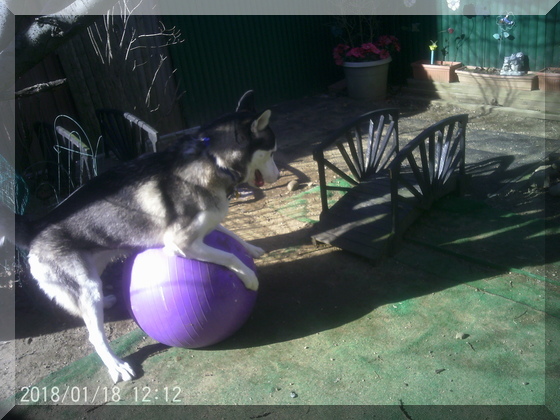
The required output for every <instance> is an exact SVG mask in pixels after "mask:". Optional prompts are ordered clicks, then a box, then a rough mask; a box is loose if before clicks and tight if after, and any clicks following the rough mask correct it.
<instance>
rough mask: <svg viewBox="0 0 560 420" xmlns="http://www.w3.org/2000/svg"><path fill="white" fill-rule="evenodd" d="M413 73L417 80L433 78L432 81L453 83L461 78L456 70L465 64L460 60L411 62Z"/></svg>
mask: <svg viewBox="0 0 560 420" xmlns="http://www.w3.org/2000/svg"><path fill="white" fill-rule="evenodd" d="M411 66H412V74H413V77H414V78H415V79H416V80H431V81H432V82H444V83H453V82H458V81H459V78H458V77H457V74H456V73H455V71H456V70H457V69H459V68H461V67H462V66H463V63H461V62H460V61H436V63H435V64H430V62H429V61H427V60H420V61H416V62H414V63H412V64H411Z"/></svg>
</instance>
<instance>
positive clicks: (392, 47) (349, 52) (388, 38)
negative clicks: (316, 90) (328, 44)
mask: <svg viewBox="0 0 560 420" xmlns="http://www.w3.org/2000/svg"><path fill="white" fill-rule="evenodd" d="M400 50H401V46H400V44H399V40H398V39H397V38H396V37H394V36H392V35H384V36H380V37H379V38H378V39H377V41H376V42H375V43H373V42H366V43H364V44H362V45H360V46H359V47H353V48H351V47H349V46H348V45H345V44H338V45H337V46H336V47H335V48H334V49H333V58H334V61H335V63H336V64H337V65H339V66H341V65H343V64H344V62H345V61H354V62H356V61H376V60H383V59H386V58H390V57H391V52H393V51H397V52H398V51H400Z"/></svg>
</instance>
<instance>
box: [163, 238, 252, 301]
mask: <svg viewBox="0 0 560 420" xmlns="http://www.w3.org/2000/svg"><path fill="white" fill-rule="evenodd" d="M203 239H204V237H203V236H200V237H195V238H194V239H193V238H192V235H189V234H187V232H186V231H183V232H175V233H174V234H171V235H170V234H168V235H166V237H165V240H164V242H165V248H166V249H167V250H168V251H170V252H172V253H174V254H176V255H179V256H182V257H184V258H190V259H193V260H199V261H204V262H209V263H213V264H218V265H222V266H224V267H227V268H229V269H230V270H232V271H233V272H235V273H236V274H237V276H238V277H239V278H240V279H241V281H242V282H243V284H244V285H245V287H246V288H247V289H249V290H257V289H258V288H259V281H258V279H257V276H256V275H255V272H254V271H253V270H251V269H250V268H249V267H247V265H245V264H244V263H243V262H242V261H241V260H240V259H239V258H238V257H237V256H236V255H234V254H232V253H230V252H226V251H222V250H221V249H216V248H213V247H211V246H209V245H207V244H205V243H204V241H203Z"/></svg>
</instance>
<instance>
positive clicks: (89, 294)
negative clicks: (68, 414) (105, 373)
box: [29, 253, 135, 383]
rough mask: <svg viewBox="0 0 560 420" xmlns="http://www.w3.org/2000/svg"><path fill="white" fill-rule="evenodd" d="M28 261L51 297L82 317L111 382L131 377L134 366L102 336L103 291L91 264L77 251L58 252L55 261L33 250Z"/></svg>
mask: <svg viewBox="0 0 560 420" xmlns="http://www.w3.org/2000/svg"><path fill="white" fill-rule="evenodd" d="M53 260H54V258H53ZM29 265H30V268H31V273H32V274H33V277H35V279H36V280H37V282H38V283H39V286H40V287H41V288H42V289H43V291H44V292H45V293H46V294H47V295H48V296H49V297H50V298H52V299H54V300H55V301H56V302H57V303H58V304H59V305H60V306H62V307H63V308H64V309H66V310H67V311H68V312H70V313H72V314H73V315H76V316H81V317H82V318H83V320H84V322H85V324H86V327H87V329H88V333H89V341H90V342H91V343H92V344H93V346H94V348H95V351H96V352H97V354H98V355H99V357H101V360H102V361H103V363H104V364H105V366H106V367H107V368H108V370H109V375H110V376H111V379H112V380H113V382H115V383H116V382H118V381H120V380H123V381H127V380H130V379H132V378H133V377H134V376H135V374H134V371H133V369H132V368H131V367H130V366H129V365H128V363H126V362H123V361H122V360H120V359H119V358H118V357H117V356H116V355H115V353H114V352H113V351H112V350H111V348H110V347H109V342H108V340H107V337H106V336H105V332H104V328H103V305H104V299H103V291H102V288H101V279H100V278H99V275H98V273H97V270H96V269H95V267H94V264H92V263H90V262H89V261H88V259H87V257H84V256H83V255H80V254H78V253H76V254H72V255H65V256H64V257H62V258H61V256H60V255H58V257H57V258H56V261H49V260H48V259H45V258H40V257H38V256H36V255H34V254H33V253H32V254H30V257H29Z"/></svg>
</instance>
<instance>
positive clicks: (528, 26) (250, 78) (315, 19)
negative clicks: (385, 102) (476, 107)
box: [162, 4, 560, 126]
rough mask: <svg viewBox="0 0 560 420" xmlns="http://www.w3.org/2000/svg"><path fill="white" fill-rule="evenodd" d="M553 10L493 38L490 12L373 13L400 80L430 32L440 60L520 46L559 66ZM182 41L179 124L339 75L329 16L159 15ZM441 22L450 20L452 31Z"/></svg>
mask: <svg viewBox="0 0 560 420" xmlns="http://www.w3.org/2000/svg"><path fill="white" fill-rule="evenodd" d="M559 19H560V12H559V5H558V4H557V5H556V6H555V7H554V8H553V9H552V10H551V11H550V12H549V13H548V15H546V16H536V15H523V16H516V26H515V28H514V29H513V30H512V31H511V33H512V35H513V39H506V40H503V41H501V44H500V41H497V40H496V39H494V38H493V36H492V35H493V34H494V33H497V32H498V26H497V24H496V16H474V17H468V16H464V15H448V16H380V17H379V23H380V35H382V34H390V35H395V36H397V37H398V38H399V39H400V41H401V44H402V51H401V53H400V54H397V55H396V56H394V57H393V63H391V66H390V74H389V82H390V83H391V84H393V85H400V84H404V83H405V81H406V79H407V78H408V77H411V75H412V71H411V67H410V64H411V63H412V62H414V61H417V60H421V59H429V57H430V50H429V48H428V46H429V44H430V40H436V39H437V40H438V45H439V46H440V48H439V49H438V55H437V59H441V58H442V57H441V55H440V52H441V47H443V46H444V45H445V43H446V42H447V41H449V54H448V55H447V57H446V58H447V59H448V60H453V61H462V62H463V63H464V64H466V65H471V66H482V67H498V68H500V67H501V66H502V63H503V57H504V56H506V55H511V54H513V53H516V52H518V51H522V52H524V53H525V54H527V55H528V57H529V64H530V69H531V70H540V69H541V68H544V67H548V66H555V67H556V66H560V24H559ZM162 20H163V22H164V23H165V25H166V26H167V27H171V26H176V27H178V28H179V29H180V30H181V32H182V34H183V38H184V39H185V42H184V43H182V44H180V45H178V46H174V47H173V48H171V56H172V60H173V65H174V67H175V68H176V69H177V72H176V77H177V80H178V82H179V83H180V89H181V90H183V91H184V92H185V94H184V95H183V96H182V99H181V101H182V102H181V108H182V111H183V115H184V118H185V120H186V123H187V125H189V126H194V125H198V124H200V123H203V122H205V121H207V120H209V119H211V118H214V117H216V116H217V115H220V114H222V113H225V112H229V111H231V110H232V109H233V107H234V106H235V104H236V102H237V99H238V98H239V96H240V95H241V94H242V93H243V92H244V91H246V90H247V89H255V91H256V92H257V102H258V103H257V105H258V106H259V108H261V109H262V108H263V107H264V106H270V105H273V104H275V103H278V102H281V101H284V100H289V99H293V98H299V97H302V96H305V95H311V94H315V93H322V92H326V90H327V87H328V86H329V85H330V84H331V83H334V82H336V81H338V80H340V79H342V78H343V73H342V69H341V68H340V67H337V66H335V65H334V63H333V59H332V48H333V47H334V45H335V42H336V40H335V39H334V38H333V36H332V34H331V28H330V26H331V24H332V23H333V20H332V17H330V16H164V17H162ZM447 28H453V29H454V30H455V32H454V33H453V34H452V35H449V36H448V34H447Z"/></svg>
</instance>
